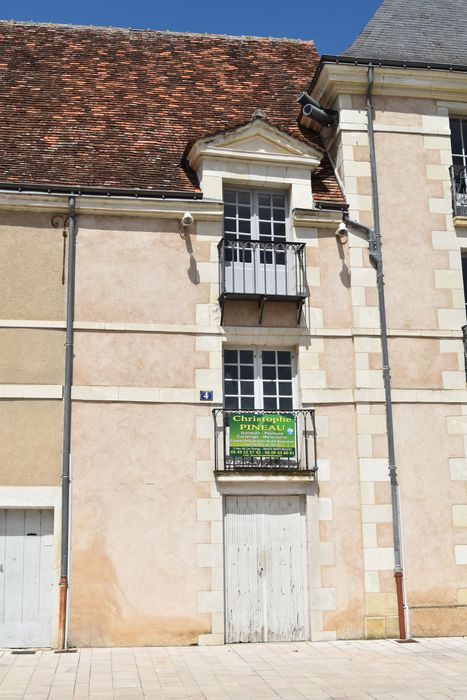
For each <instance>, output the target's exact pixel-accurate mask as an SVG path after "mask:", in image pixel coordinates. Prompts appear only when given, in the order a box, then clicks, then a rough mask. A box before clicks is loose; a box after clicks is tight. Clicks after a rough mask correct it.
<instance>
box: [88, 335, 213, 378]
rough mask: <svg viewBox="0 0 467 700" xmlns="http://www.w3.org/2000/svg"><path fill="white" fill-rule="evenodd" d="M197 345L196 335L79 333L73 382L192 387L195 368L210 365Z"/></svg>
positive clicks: (206, 356) (206, 355) (205, 354)
mask: <svg viewBox="0 0 467 700" xmlns="http://www.w3.org/2000/svg"><path fill="white" fill-rule="evenodd" d="M195 345H196V337H195V336H194V335H183V334H175V333H119V332H112V331H107V332H99V331H86V332H77V333H76V339H75V371H74V382H75V384H84V385H114V386H141V387H180V388H192V387H194V386H195V384H196V381H195V372H196V370H197V369H204V368H208V367H209V356H208V353H207V352H199V351H198V352H196V350H195Z"/></svg>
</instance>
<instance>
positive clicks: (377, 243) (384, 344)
mask: <svg viewBox="0 0 467 700" xmlns="http://www.w3.org/2000/svg"><path fill="white" fill-rule="evenodd" d="M372 91H373V66H372V65H371V64H370V66H369V67H368V91H367V95H366V110H367V121H368V142H369V150H370V169H371V193H372V203H373V225H374V229H373V230H372V229H370V228H368V227H367V226H363V225H362V224H358V223H357V222H351V221H350V220H349V219H348V217H345V218H346V220H347V221H348V222H349V223H352V224H353V225H354V226H356V227H357V228H360V229H362V230H365V231H366V232H367V234H368V238H369V249H370V260H371V261H372V262H373V264H374V265H375V267H376V283H377V289H378V305H379V317H380V326H381V352H382V359H383V381H384V394H385V403H386V433H387V444H388V462H389V479H390V484H391V503H392V532H393V546H394V578H395V582H396V592H397V610H398V618H399V636H400V639H401V640H404V639H406V638H407V633H406V617H407V623H408V608H407V605H406V602H405V587H404V580H403V560H402V544H401V513H400V495H399V485H398V480H397V467H396V455H395V447H394V421H393V410H392V394H391V372H390V367H389V350H388V330H387V320H386V302H385V295H384V274H383V256H382V247H381V228H380V216H379V198H378V180H377V173H376V154H375V136H374V129H373V104H372V101H371V97H372ZM407 627H408V624H407Z"/></svg>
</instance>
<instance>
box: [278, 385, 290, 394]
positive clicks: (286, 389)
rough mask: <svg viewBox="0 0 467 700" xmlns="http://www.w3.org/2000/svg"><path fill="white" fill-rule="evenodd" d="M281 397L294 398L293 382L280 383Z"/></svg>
mask: <svg viewBox="0 0 467 700" xmlns="http://www.w3.org/2000/svg"><path fill="white" fill-rule="evenodd" d="M279 396H292V382H279Z"/></svg>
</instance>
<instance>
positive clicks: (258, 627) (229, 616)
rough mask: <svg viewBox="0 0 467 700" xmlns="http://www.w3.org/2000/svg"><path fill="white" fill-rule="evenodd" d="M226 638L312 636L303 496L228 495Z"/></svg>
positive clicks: (265, 639)
mask: <svg viewBox="0 0 467 700" xmlns="http://www.w3.org/2000/svg"><path fill="white" fill-rule="evenodd" d="M224 517H225V582H226V584H225V585H226V642H227V643H234V642H272V641H290V642H292V641H300V640H306V639H309V634H308V616H307V603H306V601H307V595H306V591H307V577H306V570H307V566H306V542H305V539H306V538H305V504H304V499H303V497H302V496H226V497H225V516H224Z"/></svg>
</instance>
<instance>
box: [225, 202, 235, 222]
mask: <svg viewBox="0 0 467 700" xmlns="http://www.w3.org/2000/svg"><path fill="white" fill-rule="evenodd" d="M224 216H225V217H227V216H230V217H232V218H234V219H235V217H236V216H237V209H236V207H235V204H224Z"/></svg>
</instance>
